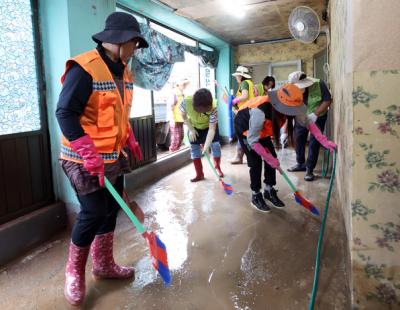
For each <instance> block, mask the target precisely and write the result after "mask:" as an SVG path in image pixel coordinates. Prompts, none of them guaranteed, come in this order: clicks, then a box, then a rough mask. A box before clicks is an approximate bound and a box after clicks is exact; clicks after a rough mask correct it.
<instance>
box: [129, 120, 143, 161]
mask: <svg viewBox="0 0 400 310" xmlns="http://www.w3.org/2000/svg"><path fill="white" fill-rule="evenodd" d="M126 143H127V144H128V147H129V149H130V150H131V153H132V154H133V156H135V158H136V159H137V160H139V161H140V160H142V159H143V155H142V150H141V149H140V146H139V143H138V142H137V141H136V138H135V134H134V133H133V130H132V128H129V134H128V140H127V141H126Z"/></svg>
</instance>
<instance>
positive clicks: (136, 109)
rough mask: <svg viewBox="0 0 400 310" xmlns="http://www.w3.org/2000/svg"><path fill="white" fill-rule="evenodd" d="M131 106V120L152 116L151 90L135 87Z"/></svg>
mask: <svg viewBox="0 0 400 310" xmlns="http://www.w3.org/2000/svg"><path fill="white" fill-rule="evenodd" d="M132 102H133V105H132V108H131V115H130V117H131V118H134V117H143V116H148V115H152V114H153V111H152V107H151V90H148V89H143V88H140V87H137V86H135V88H134V90H133V101H132Z"/></svg>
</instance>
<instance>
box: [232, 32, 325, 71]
mask: <svg viewBox="0 0 400 310" xmlns="http://www.w3.org/2000/svg"><path fill="white" fill-rule="evenodd" d="M325 47H326V37H325V36H321V37H320V38H318V40H317V43H315V44H314V43H310V44H304V43H301V42H299V41H294V40H293V41H288V42H283V43H268V44H267V43H266V44H254V45H239V46H238V48H237V49H236V53H235V61H236V63H237V64H256V63H265V62H280V61H291V60H297V59H301V60H302V63H303V70H304V71H305V72H306V74H308V75H310V76H312V75H313V56H314V55H315V54H316V53H318V52H320V51H322V50H323V49H324V48H325Z"/></svg>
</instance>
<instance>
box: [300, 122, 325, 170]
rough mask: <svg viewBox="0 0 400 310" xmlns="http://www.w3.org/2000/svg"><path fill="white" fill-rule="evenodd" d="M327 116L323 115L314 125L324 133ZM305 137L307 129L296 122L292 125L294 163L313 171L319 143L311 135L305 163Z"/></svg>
mask: <svg viewBox="0 0 400 310" xmlns="http://www.w3.org/2000/svg"><path fill="white" fill-rule="evenodd" d="M327 118H328V115H327V114H325V115H323V116H320V117H318V118H317V121H316V122H315V124H316V125H317V126H318V128H319V129H320V130H321V131H322V132H324V128H325V123H326V119H327ZM307 137H308V129H307V128H306V127H303V126H301V125H299V124H298V123H297V122H296V124H295V125H294V139H295V142H296V161H297V163H298V164H300V165H303V164H304V163H306V168H307V170H310V171H313V170H314V168H315V166H316V165H317V162H318V154H319V146H320V144H319V142H318V141H317V139H315V138H314V136H312V135H311V137H310V144H309V146H308V156H307V162H306V160H305V153H306V144H307Z"/></svg>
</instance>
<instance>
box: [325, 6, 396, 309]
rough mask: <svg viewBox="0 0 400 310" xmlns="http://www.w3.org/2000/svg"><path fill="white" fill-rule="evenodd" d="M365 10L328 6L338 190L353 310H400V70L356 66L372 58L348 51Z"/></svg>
mask: <svg viewBox="0 0 400 310" xmlns="http://www.w3.org/2000/svg"><path fill="white" fill-rule="evenodd" d="M362 10H369V8H368V5H366V2H364V1H358V2H354V1H353V2H349V1H346V0H336V1H330V20H331V25H330V27H331V29H330V33H331V48H330V68H331V72H330V80H331V87H332V95H333V112H334V113H333V114H334V137H335V141H336V142H337V143H338V147H339V150H338V163H337V174H336V184H335V186H336V192H337V196H338V200H339V201H340V204H341V206H342V210H343V215H344V218H345V222H346V229H347V233H348V239H349V252H350V261H351V262H350V266H349V269H351V270H349V274H350V279H349V283H350V287H351V297H352V309H353V310H362V309H373V310H380V309H400V101H399V96H398V91H397V88H398V87H399V85H400V71H399V70H398V69H399V68H393V69H390V70H388V68H386V67H385V68H384V67H382V70H379V69H378V68H379V67H375V68H374V69H373V70H372V69H371V66H369V67H361V66H359V65H358V66H355V64H360V63H365V64H367V62H366V61H367V59H364V60H363V61H362V62H361V61H360V60H359V59H354V58H355V57H357V55H366V54H368V52H369V53H374V52H375V51H374V50H371V49H369V51H361V52H359V53H352V50H353V49H354V42H355V41H356V40H359V38H355V37H354V35H355V33H357V31H358V32H360V31H364V29H362V28H361V27H362V26H360V25H361V24H360V23H359V22H358V21H357V19H358V18H363V16H364V15H362V14H358V13H359V12H360V11H362ZM378 11H379V10H378ZM374 12H375V13H376V14H378V13H379V12H376V11H374ZM381 13H382V12H381ZM376 14H375V15H376ZM378 15H379V14H378ZM381 15H382V18H381V20H380V22H381V23H382V25H384V24H385V23H387V22H386V19H385V17H384V15H385V14H381ZM357 27H358V28H357ZM377 27H378V26H377V25H375V24H374V28H377ZM355 55H356V56H355ZM388 57H389V56H388ZM386 62H387V61H386ZM393 63H395V62H393Z"/></svg>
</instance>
